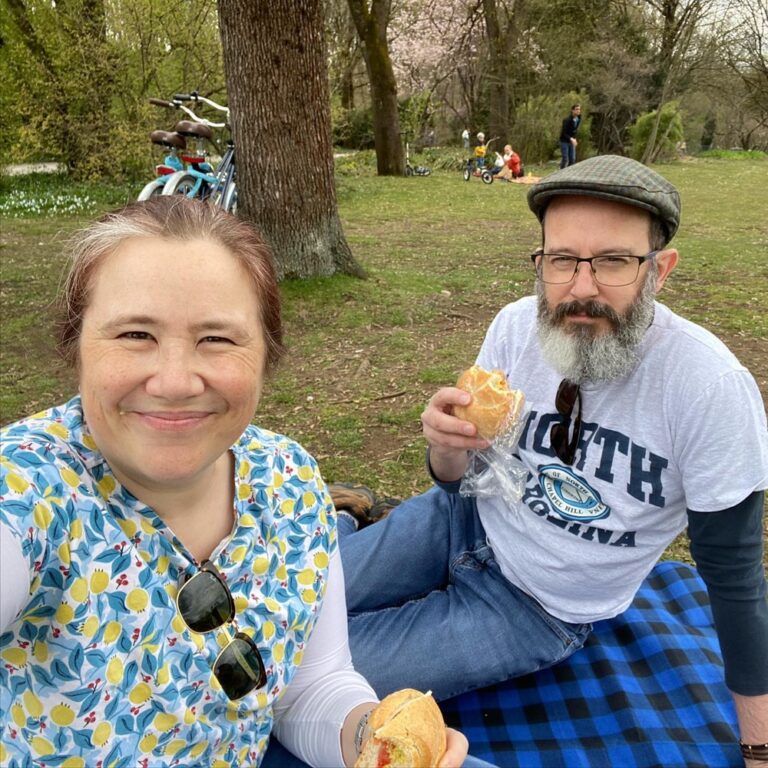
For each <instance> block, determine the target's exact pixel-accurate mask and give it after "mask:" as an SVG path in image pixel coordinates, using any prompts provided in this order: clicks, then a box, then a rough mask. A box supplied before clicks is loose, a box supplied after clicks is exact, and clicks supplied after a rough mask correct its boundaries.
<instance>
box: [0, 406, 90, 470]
mask: <svg viewBox="0 0 768 768" xmlns="http://www.w3.org/2000/svg"><path fill="white" fill-rule="evenodd" d="M0 435H1V436H2V440H0V444H1V448H0V450H1V451H2V457H3V465H4V466H6V467H8V466H9V465H21V466H35V467H41V466H44V465H56V464H59V463H63V464H65V465H66V466H71V465H72V463H73V462H74V463H78V464H79V463H82V464H88V463H89V462H88V458H87V457H88V456H93V455H94V454H95V452H96V445H95V443H94V442H93V439H92V438H91V436H90V435H89V434H88V433H87V431H86V430H85V429H84V422H83V411H82V407H81V405H80V398H79V397H74V398H72V399H71V400H69V401H68V402H66V403H64V404H63V405H59V406H55V407H53V408H49V409H48V410H45V411H40V412H39V413H36V414H33V415H32V416H27V417H26V418H23V419H20V420H19V421H15V422H13V423H12V424H8V425H7V426H5V427H3V428H2V430H0Z"/></svg>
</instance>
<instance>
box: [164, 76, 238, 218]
mask: <svg viewBox="0 0 768 768" xmlns="http://www.w3.org/2000/svg"><path fill="white" fill-rule="evenodd" d="M184 101H193V102H195V103H203V104H207V105H208V106H209V107H213V108H214V109H217V110H219V111H221V112H224V113H225V114H226V117H227V120H226V121H225V122H223V123H214V122H212V121H210V120H207V119H205V118H201V117H198V116H197V115H196V114H195V113H194V112H193V111H192V110H191V109H189V108H188V107H185V106H184V105H183V104H182V103H181V102H184ZM153 103H156V102H153ZM169 105H170V106H174V107H177V108H179V109H182V110H183V111H184V112H186V113H187V114H188V115H189V116H190V117H192V119H193V121H194V122H190V121H188V120H182V121H181V122H180V123H177V125H176V132H177V133H179V134H181V135H182V136H188V137H192V138H194V139H195V140H196V141H199V140H200V139H205V140H207V141H211V142H213V134H212V132H211V128H228V127H229V107H224V106H222V105H221V104H217V103H216V102H215V101H211V100H210V99H207V98H205V97H204V96H200V94H198V93H197V91H193V92H192V93H189V94H185V93H177V94H176V95H175V96H174V97H173V102H171V103H169ZM206 166H207V167H206ZM162 194H164V195H186V196H187V197H194V198H199V199H200V200H210V201H211V202H212V203H213V204H214V205H217V206H219V207H221V208H223V209H224V210H225V211H230V212H231V213H236V212H237V185H236V181H235V144H234V141H232V138H231V137H230V138H229V139H228V140H227V145H226V149H225V150H224V154H223V155H222V158H221V161H220V162H219V164H218V165H217V166H216V168H211V166H210V165H209V164H207V163H205V164H203V163H192V164H190V166H189V167H187V168H186V169H184V170H180V171H177V172H176V173H174V174H172V175H171V176H170V177H169V178H168V179H167V180H166V182H165V183H164V184H163V190H162Z"/></svg>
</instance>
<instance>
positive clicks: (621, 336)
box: [331, 155, 768, 768]
mask: <svg viewBox="0 0 768 768" xmlns="http://www.w3.org/2000/svg"><path fill="white" fill-rule="evenodd" d="M528 205H529V207H530V208H531V210H532V211H533V213H534V214H535V215H536V216H537V218H538V219H539V221H540V222H541V227H542V244H543V249H540V250H537V251H536V252H535V253H534V254H533V255H532V261H533V268H534V275H535V280H536V282H535V286H536V295H535V296H529V297H525V298H522V299H519V300H517V301H514V302H513V303H511V304H509V305H508V306H506V307H505V308H503V309H502V310H501V312H500V313H499V314H498V315H497V317H496V318H495V320H494V321H493V322H492V324H491V326H490V328H489V329H488V332H487V335H486V337H485V341H484V342H483V345H482V347H481V349H480V353H479V355H478V357H477V363H478V364H479V365H481V366H482V367H484V368H486V369H494V368H498V369H501V370H502V371H503V372H504V374H505V375H506V377H507V380H508V381H509V383H510V386H512V387H514V388H516V389H520V390H522V391H523V392H524V393H525V397H526V401H527V415H526V417H525V420H524V426H523V430H522V435H521V437H520V440H519V444H518V447H517V455H518V457H519V459H520V461H521V462H522V464H523V466H524V468H525V470H527V479H526V480H525V487H524V489H523V493H522V498H519V499H518V498H512V497H511V496H510V497H509V498H506V497H503V496H502V495H497V496H492V497H486V498H475V497H473V496H466V495H461V494H460V493H459V488H460V484H461V480H462V477H463V476H464V473H465V470H466V468H467V463H468V458H469V452H470V451H475V450H482V449H484V448H487V447H488V445H489V444H488V442H487V441H485V440H483V439H481V438H479V437H478V435H477V431H476V427H475V426H474V425H473V424H471V423H469V422H467V421H463V420H461V419H459V418H458V417H457V416H455V415H454V408H455V407H456V406H458V405H466V404H467V403H468V402H469V400H470V395H469V394H468V393H466V392H464V391H462V390H460V389H457V388H456V387H453V386H447V387H444V388H442V389H440V390H439V391H438V392H437V393H436V394H435V395H434V396H433V397H432V399H431V400H430V402H429V403H428V405H427V407H426V409H425V410H424V412H423V414H422V417H421V418H422V424H423V429H424V436H425V437H426V440H427V444H428V448H427V459H426V461H427V469H428V471H429V473H430V475H431V477H432V479H433V481H434V487H433V488H432V489H431V490H429V491H427V492H426V493H424V494H422V495H419V496H415V497H413V498H410V499H407V500H405V501H403V502H402V503H400V504H399V505H396V506H395V505H394V502H392V501H391V500H390V501H385V502H382V503H379V504H376V503H374V502H375V499H373V498H372V496H371V495H370V494H369V493H366V492H361V491H356V490H355V489H354V488H350V487H345V488H338V489H337V488H334V487H332V488H331V496H332V497H333V498H334V501H335V503H336V506H337V508H338V509H341V512H340V514H339V530H340V537H341V543H340V547H341V552H342V561H343V563H344V571H345V575H346V585H347V605H348V610H349V636H350V647H351V651H352V658H353V660H354V663H355V666H356V667H357V668H359V669H360V671H361V672H362V673H363V674H364V675H365V676H366V678H367V679H368V680H369V681H370V682H371V684H372V685H373V687H374V688H375V689H376V691H377V693H378V694H379V695H383V694H386V693H388V692H389V691H391V690H395V689H398V688H401V687H403V685H405V684H406V683H408V684H411V685H415V686H416V687H420V688H422V689H424V690H426V689H431V690H432V691H433V692H434V694H435V696H436V697H437V698H438V699H446V698H450V697H453V696H456V695H458V694H461V693H463V692H465V691H469V690H472V689H475V688H480V687H483V686H488V685H492V684H495V683H498V682H501V681H504V680H507V679H509V678H512V677H518V676H521V675H526V674H528V673H530V672H533V671H535V670H539V669H542V668H544V667H548V666H551V665H554V664H557V663H558V662H559V661H561V660H563V659H565V658H566V657H568V656H569V655H570V654H572V653H574V652H577V651H578V649H579V648H581V647H582V646H583V645H584V642H585V640H586V639H587V637H588V635H589V633H590V631H591V628H592V623H593V622H596V621H599V620H602V619H608V618H611V617H613V616H617V615H618V614H620V613H622V612H623V611H624V610H625V609H626V608H627V607H628V606H629V605H630V603H631V602H632V599H633V597H634V595H635V593H636V591H637V589H638V588H639V586H640V584H641V583H642V581H643V579H644V578H645V577H646V576H647V574H648V573H649V572H650V571H651V569H652V568H653V566H654V564H655V563H656V561H657V560H658V559H659V557H660V556H661V555H662V554H663V552H664V551H665V550H666V548H667V547H668V545H669V544H670V543H671V542H672V541H673V540H674V539H675V537H676V536H677V535H678V534H680V533H681V532H682V531H684V530H685V529H686V527H687V529H688V536H689V539H690V550H691V554H692V556H693V559H694V560H695V561H696V564H697V566H698V570H699V573H700V574H701V577H702V579H703V580H704V582H705V583H706V585H707V589H708V593H709V597H710V602H711V607H712V613H713V616H714V622H715V628H716V631H717V634H718V639H719V642H720V646H721V649H722V657H723V662H724V666H725V682H726V684H727V686H728V688H729V689H730V691H731V693H732V695H733V700H734V703H735V708H736V714H737V717H738V723H739V730H740V736H741V741H742V754H743V755H744V757H745V761H746V763H747V765H750V766H752V765H754V766H756V768H759V766H760V765H765V762H764V760H766V759H768V664H766V659H768V603H767V602H766V577H765V570H764V564H763V547H764V543H763V515H764V497H765V489H766V487H768V429H767V428H766V416H765V408H764V406H763V401H762V398H761V395H760V390H759V389H758V387H757V385H756V383H755V380H754V378H753V377H752V375H751V374H750V373H749V371H748V370H747V369H746V368H745V367H744V366H743V365H742V364H741V363H740V362H739V361H738V360H737V359H736V357H735V356H734V355H733V354H732V353H731V352H730V351H729V350H728V349H727V348H726V346H725V345H724V344H723V343H722V342H721V341H720V340H719V339H717V338H716V337H715V336H713V335H712V334H711V333H710V332H708V331H706V330H705V329H704V328H702V327H700V326H698V325H695V324H694V323H692V322H690V321H688V320H685V319H684V318H682V317H680V316H679V315H677V314H675V313H674V312H672V311H671V310H670V309H669V308H668V307H666V306H665V305H663V304H661V303H659V302H657V301H656V296H657V293H658V292H659V291H660V290H661V289H662V287H663V286H664V284H665V282H666V281H667V280H668V279H669V277H670V275H671V274H672V272H673V270H674V269H675V266H676V265H677V261H678V252H677V250H676V249H675V248H672V247H670V245H669V242H670V240H671V239H672V238H673V236H674V235H675V232H676V231H677V229H678V224H679V221H680V196H679V194H678V192H677V190H676V189H675V187H674V186H673V185H672V184H671V183H670V182H668V181H667V180H666V179H664V178H663V177H661V176H660V175H659V174H657V173H656V172H654V171H652V170H651V169H649V168H647V167H646V166H644V165H642V164H640V163H638V162H636V161H634V160H631V159H628V158H624V157H618V156H611V155H603V156H599V157H594V158H591V159H588V160H585V161H583V162H581V163H578V164H576V165H573V166H569V167H567V168H564V169H562V170H560V171H557V172H555V173H553V174H552V175H550V176H549V177H547V178H545V179H544V181H542V182H541V183H539V184H537V185H535V186H534V187H532V188H531V190H530V192H529V195H528ZM524 476H525V473H524ZM354 497H356V498H357V503H352V502H351V500H352V499H353V498H354ZM344 508H346V509H344ZM371 520H379V522H376V524H375V525H369V524H367V523H369V522H371ZM674 716H675V715H674V712H673V713H671V714H670V717H672V718H674ZM761 761H763V762H761Z"/></svg>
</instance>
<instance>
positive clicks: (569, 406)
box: [549, 379, 581, 465]
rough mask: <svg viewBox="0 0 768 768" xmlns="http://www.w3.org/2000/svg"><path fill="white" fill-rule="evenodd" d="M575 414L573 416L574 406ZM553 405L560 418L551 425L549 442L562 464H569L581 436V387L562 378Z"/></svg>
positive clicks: (571, 462)
mask: <svg viewBox="0 0 768 768" xmlns="http://www.w3.org/2000/svg"><path fill="white" fill-rule="evenodd" d="M577 403H578V407H577V408H576V416H575V417H574V416H573V411H574V406H576V405H577ZM555 407H556V408H557V412H558V413H559V414H560V416H562V419H561V420H560V421H559V422H558V423H557V424H553V425H552V429H551V430H550V431H549V442H550V443H551V444H552V447H553V448H554V450H555V453H556V454H557V458H558V459H560V461H562V462H563V463H564V464H568V465H571V464H573V462H574V460H575V459H576V448H577V447H578V445H579V437H580V436H581V389H580V388H579V385H578V384H574V383H573V382H572V381H568V379H563V380H562V381H561V382H560V386H559V387H558V388H557V394H556V395H555ZM572 420H573V431H572V432H571V435H570V438H569V436H568V433H569V432H570V431H571V430H570V427H571V421H572Z"/></svg>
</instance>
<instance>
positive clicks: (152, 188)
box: [136, 178, 165, 200]
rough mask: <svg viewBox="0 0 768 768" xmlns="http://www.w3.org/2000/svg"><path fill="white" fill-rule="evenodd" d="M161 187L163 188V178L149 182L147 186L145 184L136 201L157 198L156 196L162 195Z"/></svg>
mask: <svg viewBox="0 0 768 768" xmlns="http://www.w3.org/2000/svg"><path fill="white" fill-rule="evenodd" d="M163 187H165V178H163V179H155V180H154V181H150V182H149V184H147V185H146V186H145V187H144V189H142V190H141V192H139V196H138V197H137V198H136V199H137V200H149V198H150V197H157V196H158V195H162V194H163Z"/></svg>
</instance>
